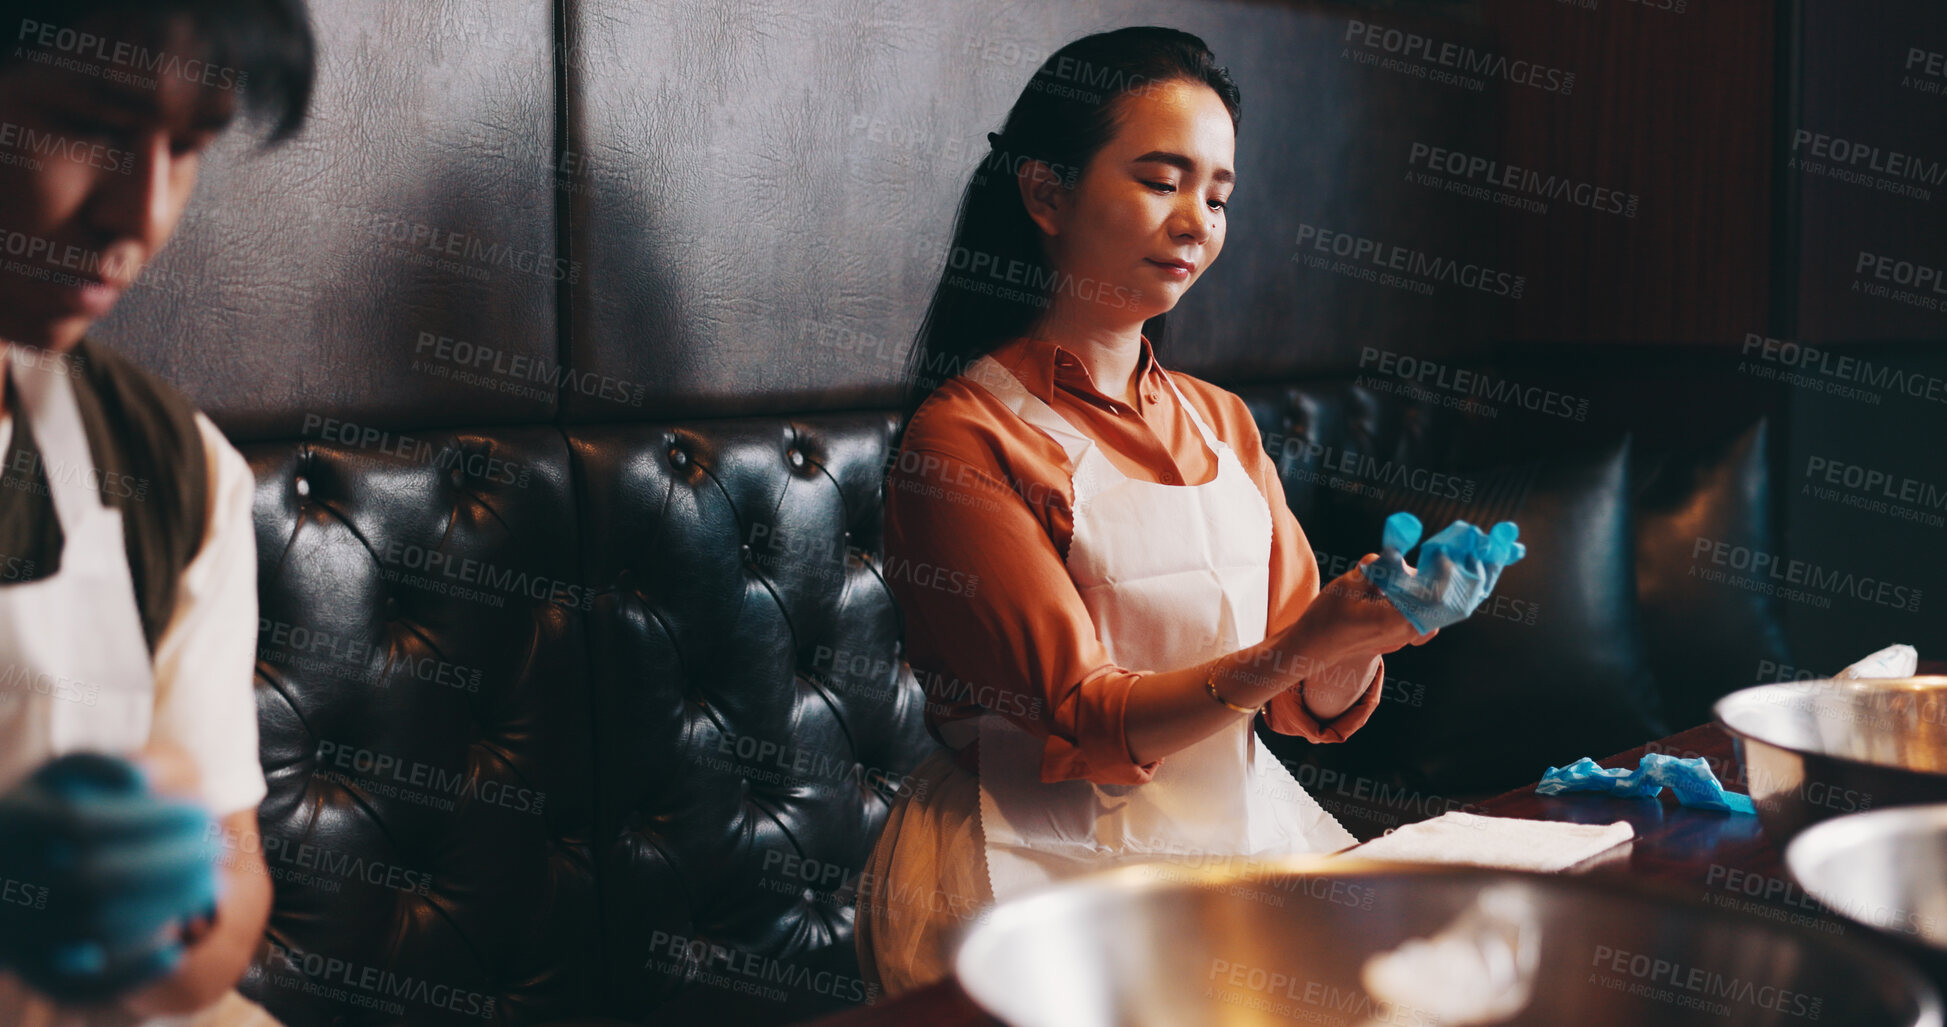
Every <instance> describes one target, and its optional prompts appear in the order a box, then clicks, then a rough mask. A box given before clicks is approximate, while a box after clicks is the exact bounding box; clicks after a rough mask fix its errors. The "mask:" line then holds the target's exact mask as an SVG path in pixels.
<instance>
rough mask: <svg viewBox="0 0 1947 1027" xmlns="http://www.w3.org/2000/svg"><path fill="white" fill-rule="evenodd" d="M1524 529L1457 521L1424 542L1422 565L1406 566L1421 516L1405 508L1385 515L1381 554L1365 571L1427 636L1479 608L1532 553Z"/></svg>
mask: <svg viewBox="0 0 1947 1027" xmlns="http://www.w3.org/2000/svg"><path fill="white" fill-rule="evenodd" d="M1520 533H1521V529H1520V528H1518V527H1517V526H1516V525H1515V523H1514V522H1513V521H1502V522H1500V523H1499V524H1496V525H1494V530H1493V531H1491V532H1486V531H1482V530H1480V529H1479V528H1476V527H1474V526H1473V525H1471V524H1468V523H1467V522H1466V521H1455V522H1453V523H1452V524H1449V525H1447V526H1446V527H1445V528H1442V529H1441V530H1440V533H1439V534H1437V535H1435V536H1433V537H1432V538H1430V539H1427V540H1426V541H1425V542H1424V543H1421V545H1420V555H1419V563H1418V566H1417V568H1415V569H1413V570H1409V569H1408V568H1407V567H1406V553H1407V551H1408V550H1410V549H1412V548H1413V544H1414V543H1416V542H1419V541H1420V519H1419V518H1418V517H1415V516H1413V515H1412V514H1410V513H1407V512H1405V511H1404V510H1402V511H1400V512H1399V513H1396V514H1393V515H1392V516H1391V517H1388V518H1386V527H1385V529H1384V531H1383V532H1382V534H1381V538H1380V546H1379V559H1377V560H1374V561H1372V562H1371V563H1368V564H1364V565H1362V566H1361V567H1360V570H1362V571H1364V572H1365V575H1366V578H1367V579H1368V580H1370V581H1371V582H1372V583H1373V584H1374V585H1376V586H1378V588H1379V591H1380V592H1381V593H1382V594H1384V595H1385V597H1386V599H1387V600H1388V601H1389V602H1391V603H1392V604H1393V606H1394V608H1396V609H1398V610H1399V612H1400V613H1401V614H1402V615H1404V616H1405V617H1406V620H1407V622H1408V623H1410V624H1412V625H1413V630H1415V631H1417V632H1419V633H1420V634H1422V635H1424V634H1426V633H1427V632H1429V631H1432V630H1433V629H1434V628H1444V627H1446V626H1447V625H1449V624H1456V623H1459V622H1460V621H1463V620H1466V619H1467V618H1468V616H1469V615H1471V614H1472V613H1473V612H1474V610H1475V608H1477V607H1479V606H1480V604H1481V602H1482V601H1483V600H1485V599H1486V598H1487V596H1488V593H1490V592H1492V591H1494V585H1495V583H1496V582H1499V581H1500V580H1501V571H1502V569H1503V568H1505V567H1506V566H1507V565H1508V564H1511V563H1514V562H1515V561H1517V560H1519V559H1521V558H1522V557H1523V556H1526V555H1528V547H1527V546H1524V545H1522V544H1521V543H1519V542H1516V541H1515V538H1516V537H1517V536H1518V535H1520Z"/></svg>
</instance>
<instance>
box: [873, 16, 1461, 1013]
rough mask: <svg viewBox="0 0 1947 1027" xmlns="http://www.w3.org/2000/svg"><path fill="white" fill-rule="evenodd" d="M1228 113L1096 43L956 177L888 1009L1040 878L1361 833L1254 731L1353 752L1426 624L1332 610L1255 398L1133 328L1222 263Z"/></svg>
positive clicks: (1156, 57)
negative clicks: (961, 179)
mask: <svg viewBox="0 0 1947 1027" xmlns="http://www.w3.org/2000/svg"><path fill="white" fill-rule="evenodd" d="M1238 113H1239V97H1238V90H1237V87H1236V85H1234V84H1233V83H1232V82H1231V80H1230V77H1229V75H1228V74H1227V73H1226V71H1225V70H1224V69H1222V68H1219V67H1217V66H1216V65H1215V63H1214V60H1213V58H1212V56H1211V54H1210V51H1209V50H1208V48H1206V47H1205V46H1204V44H1203V42H1202V40H1200V39H1198V38H1197V37H1195V36H1192V35H1188V34H1186V33H1182V32H1177V31H1173V30H1169V29H1163V28H1128V29H1121V30H1117V31H1114V32H1107V33H1102V34H1099V35H1094V36H1089V37H1086V38H1083V39H1080V40H1077V41H1075V42H1073V43H1070V44H1069V45H1067V46H1065V47H1063V48H1062V49H1061V50H1060V51H1058V52H1057V53H1055V54H1054V55H1053V56H1051V57H1050V58H1049V59H1048V61H1047V63H1045V64H1044V65H1043V66H1042V67H1041V69H1040V70H1039V71H1037V72H1036V74H1035V76H1034V79H1033V80H1032V81H1031V82H1030V83H1029V84H1028V87H1027V89H1026V90H1025V91H1024V92H1023V93H1022V94H1021V97H1020V99H1019V100H1018V101H1017V102H1016V104H1015V106H1014V108H1013V110H1012V111H1011V112H1010V113H1009V115H1008V118H1007V122H1006V126H1005V127H1004V129H1003V130H1002V131H1001V132H1000V133H998V134H996V135H993V136H990V137H989V138H990V140H991V141H992V142H993V146H994V149H993V153H992V154H991V155H990V156H989V158H988V159H987V160H986V161H984V162H983V163H982V165H981V167H980V168H979V169H978V170H977V171H976V173H975V175H974V177H973V180H972V182H971V184H970V185H969V186H968V189H967V193H966V197H965V199H964V200H963V202H962V204H961V209H960V212H959V216H958V222H957V225H956V228H955V233H954V245H953V249H952V250H951V254H950V257H949V260H948V266H947V271H946V273H945V275H944V277H943V279H942V281H941V284H940V286H939V289H938V291H937V292H936V293H935V295H934V298H933V303H932V306H931V308H930V309H929V311H928V314H927V318H926V321H925V324H924V325H923V327H922V328H921V331H920V337H919V341H918V343H917V345H916V347H915V353H914V361H915V364H916V365H917V367H916V371H917V372H919V373H916V374H915V375H914V377H913V381H914V382H915V383H916V388H915V399H916V400H921V401H920V402H917V403H916V407H917V409H916V410H914V411H913V412H912V413H911V415H910V417H909V419H908V422H907V428H906V431H905V436H904V440H903V443H902V447H901V451H900V453H899V455H898V458H897V461H896V463H895V465H894V467H893V468H892V473H891V475H890V477H889V480H888V488H887V496H886V516H887V525H886V559H887V571H888V573H887V578H888V580H889V582H890V584H891V587H892V588H893V591H894V593H895V596H896V598H897V599H898V601H899V605H900V608H901V609H902V611H903V612H904V615H905V618H906V624H905V630H906V641H907V646H908V648H907V653H906V655H907V657H908V659H909V661H910V662H911V664H912V666H913V667H914V670H915V672H916V673H917V674H918V675H919V677H920V680H921V682H922V684H924V685H925V686H926V689H927V695H928V704H927V724H928V727H929V729H930V730H931V731H932V732H933V734H934V735H935V737H936V738H938V739H939V740H940V741H941V742H942V743H943V745H944V746H945V748H944V749H943V750H941V751H938V752H936V753H934V754H933V755H932V756H931V757H929V758H928V759H927V760H926V761H925V762H924V763H923V764H922V765H921V766H920V767H919V769H918V770H917V771H916V774H915V777H916V778H917V779H918V780H920V781H923V782H925V787H924V788H916V789H913V790H912V791H911V793H909V794H906V795H902V796H901V798H900V800H899V801H898V802H897V804H896V805H895V806H894V808H893V810H892V813H891V815H890V818H889V819H888V822H887V825H886V828H885V831H884V834H883V835H882V836H881V837H880V839H879V841H878V844H877V846H876V847H875V849H874V851H873V854H872V860H871V866H870V869H869V870H868V872H867V873H866V874H865V875H864V876H863V877H862V879H861V887H860V900H859V918H858V946H859V956H860V962H861V965H862V967H863V968H864V971H865V973H866V975H867V979H868V980H872V979H874V978H876V979H878V981H879V982H880V984H881V986H882V987H883V988H884V989H885V990H886V992H887V993H888V994H898V993H900V992H903V991H906V990H909V989H911V988H914V987H917V986H919V985H922V984H925V983H928V982H930V981H932V980H935V979H937V978H939V977H942V976H945V975H946V974H947V972H948V970H949V967H948V965H947V960H948V955H949V947H950V944H951V942H952V940H953V936H954V933H955V932H954V928H956V927H958V926H960V925H961V924H963V923H964V922H965V921H966V920H967V919H969V918H971V917H973V916H975V915H977V914H978V913H979V911H980V910H982V909H984V908H985V907H986V906H987V905H988V904H989V903H991V902H992V901H994V900H995V899H1004V898H1007V897H1009V896H1011V895H1013V894H1016V893H1018V892H1020V891H1022V890H1025V889H1027V888H1031V887H1033V886H1035V885H1037V884H1041V883H1045V882H1047V881H1052V880H1057V879H1060V878H1063V877H1067V876H1071V875H1073V874H1077V873H1082V872H1085V871H1088V870H1091V869H1096V868H1099V867H1104V866H1109V865H1112V864H1114V863H1117V862H1123V861H1129V860H1136V859H1142V858H1157V857H1159V856H1161V857H1166V858H1176V859H1183V858H1186V857H1188V858H1191V859H1196V860H1198V861H1199V862H1203V861H1207V860H1208V859H1210V858H1218V859H1221V858H1229V857H1233V856H1244V857H1253V858H1257V857H1271V856H1277V855H1284V854H1288V853H1296V852H1308V851H1330V850H1334V849H1338V848H1342V847H1344V846H1346V845H1350V844H1352V843H1353V842H1354V841H1355V840H1356V839H1354V838H1353V837H1352V836H1351V835H1350V834H1349V833H1347V832H1346V831H1345V829H1344V828H1342V827H1341V826H1340V825H1339V824H1338V823H1337V822H1336V821H1335V820H1333V819H1332V818H1331V816H1330V815H1329V814H1327V813H1326V812H1325V811H1324V810H1323V809H1321V808H1320V807H1319V806H1318V804H1317V802H1316V801H1314V800H1312V799H1311V797H1310V796H1308V795H1306V794H1305V793H1304V790H1303V789H1302V788H1300V787H1299V786H1298V785H1297V783H1296V782H1295V781H1293V780H1292V779H1291V776H1290V774H1289V773H1287V772H1286V771H1285V770H1284V768H1283V767H1282V766H1281V765H1280V764H1279V763H1278V762H1277V761H1276V760H1275V759H1273V758H1271V757H1269V756H1268V755H1265V754H1262V753H1260V752H1258V751H1257V746H1256V740H1255V736H1254V735H1253V734H1252V727H1251V725H1252V722H1253V720H1254V719H1255V717H1256V716H1257V715H1258V714H1260V713H1261V714H1262V715H1263V716H1264V718H1265V720H1266V722H1267V723H1268V724H1269V725H1270V727H1271V729H1272V730H1275V731H1278V732H1281V733H1284V734H1296V735H1301V736H1303V737H1305V738H1308V739H1311V740H1312V741H1315V742H1336V741H1342V740H1344V738H1345V737H1346V736H1347V735H1350V734H1351V733H1352V732H1353V731H1355V730H1357V729H1358V728H1359V726H1360V725H1362V724H1363V723H1364V722H1365V721H1366V719H1367V718H1368V717H1370V716H1371V715H1372V711H1373V707H1374V706H1375V705H1376V704H1377V703H1378V701H1379V695H1380V683H1381V679H1382V676H1383V667H1382V664H1381V659H1380V658H1381V655H1382V654H1384V653H1387V652H1391V651H1393V650H1396V649H1398V648H1399V647H1400V646H1402V645H1406V644H1409V643H1410V644H1416V645H1417V644H1420V643H1423V642H1425V641H1426V640H1428V639H1430V638H1432V637H1433V636H1434V634H1436V633H1437V628H1436V629H1435V630H1433V631H1428V632H1426V633H1424V634H1421V633H1418V632H1416V631H1415V629H1414V628H1413V627H1412V625H1411V624H1410V623H1409V622H1408V621H1407V619H1406V618H1405V617H1403V616H1402V615H1401V614H1400V613H1399V612H1398V611H1397V610H1396V609H1394V608H1393V607H1392V606H1391V605H1389V604H1388V603H1387V602H1386V601H1385V600H1384V598H1383V597H1382V596H1381V595H1380V593H1379V592H1378V591H1377V590H1376V589H1375V588H1374V587H1373V586H1372V585H1371V584H1369V583H1368V582H1367V580H1366V579H1365V577H1364V576H1363V575H1362V574H1361V573H1358V572H1357V571H1356V570H1355V571H1354V572H1351V573H1348V574H1346V575H1345V576H1343V577H1341V578H1339V579H1338V580H1336V581H1334V582H1332V583H1331V584H1330V585H1328V586H1327V587H1325V588H1324V589H1322V590H1321V589H1320V587H1319V580H1318V567H1317V563H1316V561H1315V560H1314V559H1313V557H1312V554H1311V546H1310V544H1309V543H1308V542H1307V541H1306V538H1305V533H1304V531H1303V529H1301V528H1300V527H1299V526H1298V523H1297V521H1296V520H1295V519H1294V518H1293V516H1292V514H1291V512H1290V510H1289V509H1287V508H1286V506H1285V502H1284V496H1283V491H1282V489H1281V486H1280V485H1279V479H1278V476H1277V472H1276V469H1275V468H1274V467H1273V466H1272V464H1271V461H1270V460H1269V458H1268V457H1267V456H1266V455H1265V452H1264V449H1263V445H1262V443H1261V441H1260V439H1259V437H1258V433H1257V431H1256V428H1255V426H1254V424H1253V422H1252V419H1251V416H1250V413H1249V411H1248V410H1247V409H1246V408H1245V406H1244V403H1243V401H1242V400H1240V399H1238V398H1237V397H1236V396H1235V395H1232V394H1231V393H1229V392H1226V391H1224V390H1223V389H1219V388H1217V387H1216V386H1213V385H1210V384H1208V383H1206V382H1202V381H1199V380H1197V379H1195V378H1192V377H1190V376H1189V375H1185V374H1181V373H1176V372H1171V371H1167V370H1165V369H1164V368H1162V367H1161V366H1160V365H1159V364H1158V362H1157V359H1156V354H1155V352H1154V350H1153V349H1152V346H1151V340H1150V337H1149V336H1148V335H1146V334H1145V333H1144V328H1145V325H1146V323H1148V324H1150V325H1155V326H1158V327H1160V322H1161V318H1162V315H1163V314H1164V313H1165V312H1167V311H1168V310H1170V309H1171V308H1172V307H1174V306H1175V305H1176V302H1177V300H1178V299H1179V298H1180V297H1181V296H1182V295H1183V293H1184V292H1185V291H1186V290H1187V289H1189V287H1190V286H1191V285H1192V284H1194V283H1195V282H1196V280H1197V279H1198V278H1199V277H1200V276H1201V275H1202V274H1203V273H1204V272H1205V271H1206V270H1208V268H1209V266H1210V264H1211V262H1212V261H1214V260H1215V259H1216V258H1217V255H1218V253H1219V252H1220V251H1221V250H1222V248H1223V243H1224V234H1225V219H1226V217H1227V211H1226V207H1227V205H1228V202H1229V199H1230V194H1231V190H1232V186H1233V182H1234V179H1235V174H1234V171H1233V165H1234V162H1233V155H1234V148H1235V140H1236V127H1237V122H1238ZM928 374H938V375H940V376H942V377H944V378H945V379H946V380H944V381H939V382H938V384H937V387H936V388H933V389H932V390H931V391H930V393H929V392H927V391H926V390H925V389H924V386H923V384H920V383H922V379H923V378H924V376H926V375H928ZM1376 558H1377V557H1376V556H1374V555H1368V556H1366V557H1365V558H1364V560H1362V561H1361V564H1362V565H1363V564H1364V563H1366V562H1370V561H1371V560H1373V559H1376ZM922 572H923V573H922Z"/></svg>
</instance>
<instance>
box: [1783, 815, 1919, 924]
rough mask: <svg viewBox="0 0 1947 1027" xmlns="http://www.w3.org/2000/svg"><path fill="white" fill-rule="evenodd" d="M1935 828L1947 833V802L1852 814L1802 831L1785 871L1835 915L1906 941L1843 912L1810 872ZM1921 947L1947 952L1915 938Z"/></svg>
mask: <svg viewBox="0 0 1947 1027" xmlns="http://www.w3.org/2000/svg"><path fill="white" fill-rule="evenodd" d="M1916 827H1918V828H1922V829H1924V828H1933V829H1935V830H1940V831H1944V832H1947V802H1929V803H1923V804H1920V805H1917V806H1886V807H1883V808H1881V809H1873V810H1866V811H1864V812H1860V813H1848V814H1846V815H1844V816H1840V817H1833V818H1832V819H1830V820H1824V821H1820V822H1819V823H1816V824H1813V825H1812V826H1810V827H1808V828H1806V829H1805V830H1803V831H1800V832H1799V833H1798V834H1797V835H1796V836H1794V837H1793V838H1792V840H1791V842H1790V843H1788V844H1787V845H1786V846H1785V868H1786V870H1788V871H1789V872H1790V873H1791V875H1792V877H1793V878H1795V879H1797V881H1798V884H1799V886H1800V887H1802V888H1804V889H1805V894H1807V895H1810V896H1811V897H1812V898H1814V899H1817V900H1818V901H1819V903H1820V904H1822V905H1824V906H1825V907H1826V908H1827V909H1830V910H1832V911H1833V912H1834V913H1835V914H1837V915H1839V916H1843V917H1845V918H1846V919H1847V920H1848V921H1850V922H1852V923H1855V924H1858V925H1859V926H1861V927H1864V928H1867V929H1868V930H1872V931H1876V932H1878V933H1879V934H1880V935H1881V936H1882V937H1887V938H1902V939H1905V938H1906V937H1907V936H1905V935H1901V934H1896V933H1894V932H1892V931H1889V930H1887V929H1886V928H1884V927H1881V926H1879V925H1878V924H1874V923H1870V922H1868V921H1865V920H1861V919H1859V918H1858V917H1855V916H1850V915H1848V914H1846V913H1843V912H1840V911H1839V906H1840V903H1838V902H1836V901H1834V900H1833V899H1829V898H1827V897H1826V896H1825V895H1822V894H1820V892H1822V891H1824V889H1822V888H1818V887H1816V886H1814V884H1813V877H1812V875H1811V874H1810V873H1809V871H1810V869H1811V868H1812V867H1814V866H1816V865H1817V864H1819V863H1822V862H1824V861H1826V860H1828V859H1830V858H1832V857H1833V856H1836V855H1839V854H1841V853H1844V852H1845V851H1847V850H1849V849H1857V848H1859V847H1860V846H1864V845H1871V844H1873V843H1875V842H1879V841H1883V840H1885V839H1887V838H1889V837H1894V836H1899V835H1909V834H1915V833H1918V832H1917V831H1916V830H1915V828H1916ZM1914 940H1917V941H1918V943H1919V944H1921V945H1924V946H1926V947H1928V948H1931V949H1934V950H1936V951H1947V945H1943V944H1939V943H1935V942H1930V941H1928V940H1927V939H1926V938H1924V937H1918V936H1914Z"/></svg>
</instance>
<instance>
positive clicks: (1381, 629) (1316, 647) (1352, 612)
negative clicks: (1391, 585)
mask: <svg viewBox="0 0 1947 1027" xmlns="http://www.w3.org/2000/svg"><path fill="white" fill-rule="evenodd" d="M1377 559H1379V554H1378V553H1367V554H1366V555H1365V556H1364V557H1362V558H1360V560H1359V567H1364V566H1365V565H1366V564H1369V563H1371V562H1372V561H1374V560H1377ZM1359 567H1354V568H1353V569H1351V570H1349V571H1346V572H1345V573H1344V574H1341V575H1339V576H1338V577H1336V578H1333V579H1332V580H1331V581H1328V582H1326V583H1325V587H1323V588H1321V589H1319V590H1318V598H1316V599H1313V600H1312V602H1311V605H1310V606H1307V607H1305V612H1304V613H1302V614H1300V615H1299V617H1298V619H1297V620H1296V621H1294V622H1293V623H1292V625H1291V626H1290V627H1288V628H1286V629H1285V631H1284V633H1283V634H1282V635H1280V636H1279V638H1280V641H1281V642H1283V643H1288V644H1289V645H1290V647H1291V648H1292V650H1293V651H1295V652H1299V653H1304V654H1307V655H1308V657H1309V659H1311V660H1313V661H1318V662H1323V663H1341V662H1346V661H1352V660H1356V659H1357V658H1359V657H1360V656H1367V657H1371V656H1380V655H1384V654H1386V653H1390V652H1392V651H1394V650H1396V649H1398V648H1400V647H1401V646H1406V645H1425V644H1426V643H1427V642H1428V641H1429V640H1430V639H1432V638H1433V636H1435V635H1438V634H1439V633H1440V629H1439V628H1434V629H1433V630H1432V631H1429V632H1427V633H1426V634H1420V633H1419V632H1417V631H1415V630H1413V625H1412V623H1411V622H1410V621H1408V620H1407V619H1406V616H1405V615H1404V614H1402V613H1400V612H1399V610H1398V609H1397V608H1396V607H1394V606H1393V604H1392V602H1391V601H1390V600H1388V599H1387V598H1386V596H1385V594H1384V593H1382V592H1380V591H1379V587H1378V586H1377V585H1374V584H1373V583H1372V581H1371V579H1369V578H1367V577H1366V576H1365V573H1364V572H1363V571H1361V570H1360V569H1359Z"/></svg>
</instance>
